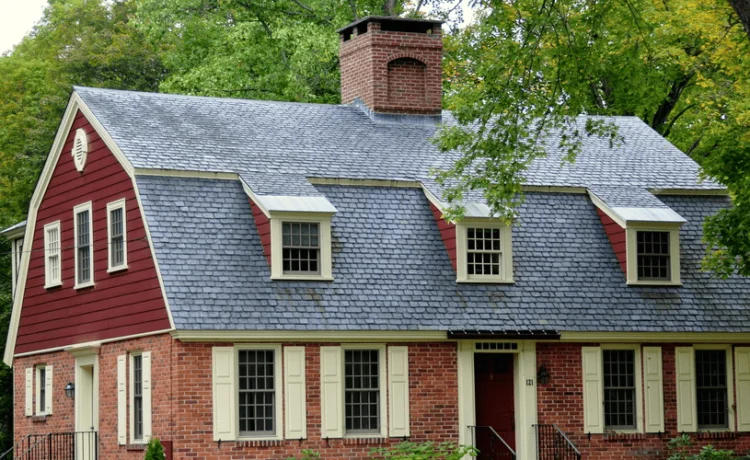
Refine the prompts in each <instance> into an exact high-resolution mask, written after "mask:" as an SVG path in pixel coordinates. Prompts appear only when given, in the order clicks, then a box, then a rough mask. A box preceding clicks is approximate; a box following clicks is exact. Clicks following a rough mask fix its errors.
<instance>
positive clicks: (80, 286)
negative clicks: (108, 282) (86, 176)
mask: <svg viewBox="0 0 750 460" xmlns="http://www.w3.org/2000/svg"><path fill="white" fill-rule="evenodd" d="M85 211H88V212H89V248H90V249H89V251H90V252H89V273H90V274H91V279H89V280H88V281H86V282H83V283H82V282H80V280H79V279H78V214H80V213H82V212H85ZM73 241H74V251H75V252H74V254H75V257H74V260H75V265H74V267H75V274H74V276H75V286H73V288H74V289H83V288H87V287H91V286H93V285H94V212H93V210H92V205H91V201H88V202H86V203H82V204H79V205H77V206H75V207H74V208H73Z"/></svg>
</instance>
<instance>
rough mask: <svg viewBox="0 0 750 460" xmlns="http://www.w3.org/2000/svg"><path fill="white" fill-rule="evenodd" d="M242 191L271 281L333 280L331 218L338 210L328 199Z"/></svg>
mask: <svg viewBox="0 0 750 460" xmlns="http://www.w3.org/2000/svg"><path fill="white" fill-rule="evenodd" d="M245 184H246V182H245ZM245 190H246V192H247V193H248V196H249V201H250V207H251V209H252V213H253V218H254V220H255V225H256V227H257V228H258V234H259V236H260V239H261V243H262V245H263V253H264V255H265V256H266V260H267V261H268V264H269V266H270V268H271V279H272V280H296V281H331V280H333V268H332V260H331V258H332V257H331V219H332V218H333V215H334V214H335V213H336V212H337V210H336V208H335V207H334V206H333V205H332V204H331V203H330V202H329V201H328V199H326V198H325V197H323V196H287V195H259V194H257V193H255V192H253V191H252V190H251V189H250V188H249V187H248V186H247V185H245Z"/></svg>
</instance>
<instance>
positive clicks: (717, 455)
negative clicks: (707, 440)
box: [667, 434, 735, 460]
mask: <svg viewBox="0 0 750 460" xmlns="http://www.w3.org/2000/svg"><path fill="white" fill-rule="evenodd" d="M692 447H693V440H692V439H691V438H690V436H688V435H686V434H683V435H681V436H678V437H676V438H674V439H672V440H670V441H669V444H668V445H667V448H668V449H669V450H671V451H673V452H672V455H670V456H669V460H733V459H734V458H735V457H734V452H732V451H731V450H716V449H715V448H714V446H712V445H710V444H709V445H707V446H703V447H702V448H701V450H700V452H698V453H697V454H690V453H689V451H690V450H691V448H692Z"/></svg>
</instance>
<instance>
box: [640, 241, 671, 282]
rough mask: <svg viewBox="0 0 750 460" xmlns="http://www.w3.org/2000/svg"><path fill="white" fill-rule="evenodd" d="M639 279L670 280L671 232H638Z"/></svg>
mask: <svg viewBox="0 0 750 460" xmlns="http://www.w3.org/2000/svg"><path fill="white" fill-rule="evenodd" d="M637 246H638V279H639V280H669V279H670V261H669V232H637Z"/></svg>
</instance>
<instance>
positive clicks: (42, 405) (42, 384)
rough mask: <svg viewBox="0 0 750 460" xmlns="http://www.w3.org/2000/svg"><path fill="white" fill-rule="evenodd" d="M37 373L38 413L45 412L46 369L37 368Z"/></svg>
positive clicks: (42, 367)
mask: <svg viewBox="0 0 750 460" xmlns="http://www.w3.org/2000/svg"><path fill="white" fill-rule="evenodd" d="M37 372H39V413H41V414H43V413H44V412H45V411H46V410H47V369H46V368H45V367H44V366H40V367H38V368H37Z"/></svg>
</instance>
